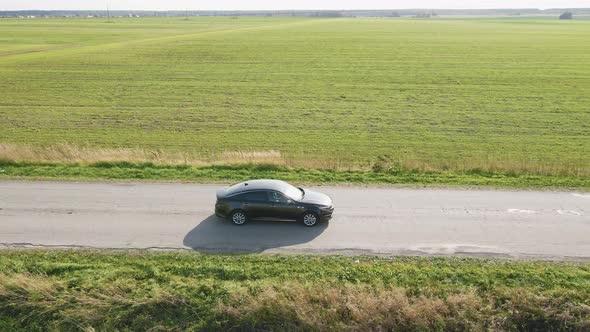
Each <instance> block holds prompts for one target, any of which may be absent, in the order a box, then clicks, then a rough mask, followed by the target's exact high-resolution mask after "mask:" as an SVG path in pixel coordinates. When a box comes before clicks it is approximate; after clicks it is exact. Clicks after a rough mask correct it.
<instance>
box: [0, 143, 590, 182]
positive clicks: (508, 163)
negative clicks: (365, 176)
mask: <svg viewBox="0 0 590 332" xmlns="http://www.w3.org/2000/svg"><path fill="white" fill-rule="evenodd" d="M0 160H5V161H10V162H27V163H65V164H72V163H77V164H81V165H89V164H93V163H98V162H132V163H145V162H149V163H153V164H157V165H191V166H211V165H237V164H238V165H239V164H266V165H276V166H287V167H301V168H306V169H323V170H371V169H373V170H376V171H388V170H392V169H404V170H414V171H418V172H440V171H446V170H453V171H463V172H469V171H473V170H475V171H478V172H490V173H513V174H533V175H563V176H580V177H583V176H590V167H577V166H575V165H573V164H572V165H568V164H567V163H564V164H563V165H551V164H543V163H540V162H533V161H530V160H528V159H526V158H524V157H523V158H521V159H512V160H501V159H493V158H491V159H487V160H479V159H464V160H462V161H455V162H446V163H443V164H433V163H432V162H429V161H425V160H420V159H416V158H412V157H407V159H403V160H402V159H396V158H391V157H388V156H382V157H379V158H377V159H375V160H368V161H367V162H366V163H364V164H358V163H357V164H351V163H350V162H347V161H345V160H344V159H340V158H332V159H314V158H309V156H306V155H304V154H300V155H284V154H283V153H281V152H280V151H276V150H269V151H223V152H221V153H219V154H215V155H210V156H199V155H194V154H190V153H187V152H175V151H163V150H147V149H139V148H134V149H132V148H96V147H81V146H76V145H72V144H58V145H50V146H32V145H20V144H9V143H0Z"/></svg>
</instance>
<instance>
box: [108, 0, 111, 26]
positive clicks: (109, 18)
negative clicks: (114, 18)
mask: <svg viewBox="0 0 590 332" xmlns="http://www.w3.org/2000/svg"><path fill="white" fill-rule="evenodd" d="M107 23H111V11H110V8H109V3H108V2H107Z"/></svg>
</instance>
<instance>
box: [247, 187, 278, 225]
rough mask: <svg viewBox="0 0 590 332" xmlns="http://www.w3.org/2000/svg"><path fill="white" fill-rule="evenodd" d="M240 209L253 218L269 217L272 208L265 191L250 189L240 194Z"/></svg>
mask: <svg viewBox="0 0 590 332" xmlns="http://www.w3.org/2000/svg"><path fill="white" fill-rule="evenodd" d="M240 196H241V197H240V198H241V203H242V204H241V206H242V210H244V211H246V214H247V215H248V217H250V218H253V219H262V218H271V217H272V209H271V204H270V202H269V201H268V195H267V194H266V192H265V191H252V192H248V193H244V194H242V195H240Z"/></svg>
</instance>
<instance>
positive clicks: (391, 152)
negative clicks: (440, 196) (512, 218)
mask: <svg viewBox="0 0 590 332" xmlns="http://www.w3.org/2000/svg"><path fill="white" fill-rule="evenodd" d="M589 36H590V21H588V20H586V21H576V20H574V21H570V22H564V21H559V20H550V19H543V18H537V19H529V18H522V19H501V18H497V19H478V20H474V19H438V20H418V19H301V18H244V17H239V18H231V17H218V18H205V17H192V18H190V19H183V18H139V19H137V18H136V19H114V20H112V22H110V23H109V22H106V20H105V19H35V20H26V19H20V20H18V19H1V20H0V144H4V145H3V146H4V150H2V151H4V154H3V155H2V154H1V153H0V159H5V160H9V161H22V160H24V161H28V162H35V160H34V159H35V156H41V155H43V156H44V157H43V158H40V159H42V161H45V162H48V161H49V162H51V161H55V162H64V160H60V158H61V157H57V156H56V157H55V160H52V159H51V154H42V153H41V152H39V151H41V150H43V149H49V150H50V151H54V150H55V149H56V148H55V147H56V146H57V147H60V146H63V145H66V146H67V148H68V149H70V150H71V149H74V150H75V149H78V148H79V149H83V150H84V151H85V153H86V154H88V153H89V152H88V151H92V150H94V149H96V150H97V151H98V150H100V149H102V150H100V151H102V153H103V155H105V154H106V155H108V151H110V150H109V149H111V150H112V151H111V153H112V154H115V155H117V153H119V154H118V155H119V156H121V155H122V156H123V157H120V158H119V159H125V158H124V155H125V154H124V153H122V152H126V153H128V154H134V153H140V152H137V151H142V152H141V153H144V154H145V155H146V156H147V157H146V158H140V159H146V161H150V157H149V156H150V155H158V156H162V155H164V156H166V155H167V156H179V155H180V156H182V158H184V160H190V161H191V163H193V164H194V163H195V162H194V161H195V160H198V161H202V162H203V163H215V162H227V163H231V162H232V161H235V160H238V161H239V159H240V158H241V157H243V156H244V155H246V156H247V158H250V157H251V156H254V157H252V158H250V159H251V160H250V159H249V160H248V161H254V162H256V161H257V158H258V157H257V156H262V159H264V156H270V159H271V160H270V161H271V162H272V163H277V164H280V165H283V166H285V165H286V166H288V167H303V168H311V169H357V170H358V169H360V170H362V169H370V168H371V167H372V166H374V164H375V162H376V161H379V160H380V161H381V162H382V163H385V164H386V165H385V167H389V166H390V165H394V166H395V167H401V168H402V169H416V170H420V171H447V170H448V171H456V172H464V171H469V170H473V169H479V170H484V171H491V172H512V173H515V174H528V175H550V176H570V177H571V176H574V177H585V178H587V177H588V176H589V175H590V166H589V165H590V106H589V105H590V42H589V41H590V39H589ZM7 147H9V148H7ZM21 148H22V149H24V150H26V149H29V150H35V149H36V150H35V151H37V153H33V154H32V156H26V157H23V156H20V155H19V153H18V151H19V150H21ZM52 149H53V150H52ZM0 150H1V149H0ZM6 150H10V151H11V152H10V153H8V152H6ZM57 150H59V148H57ZM15 151H16V152H15ZM105 151H107V152H105ZM141 153H140V154H141ZM47 155H49V156H47ZM182 158H180V159H182ZM74 159H75V158H74ZM96 159H97V160H98V159H100V154H99V155H98V157H96ZM110 159H112V158H110ZM115 159H116V158H115ZM164 159H165V158H164ZM170 159H171V160H172V159H174V158H172V157H170ZM176 159H178V158H176ZM384 160H385V162H383V161H384ZM121 161H124V160H121ZM165 161H166V160H164V162H165ZM264 161H266V160H265V159H264ZM65 162H68V160H65Z"/></svg>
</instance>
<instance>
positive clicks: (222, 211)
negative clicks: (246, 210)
mask: <svg viewBox="0 0 590 332" xmlns="http://www.w3.org/2000/svg"><path fill="white" fill-rule="evenodd" d="M215 215H216V216H218V217H219V218H227V217H229V212H228V208H227V206H226V205H225V204H223V203H221V204H220V203H217V204H215Z"/></svg>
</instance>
